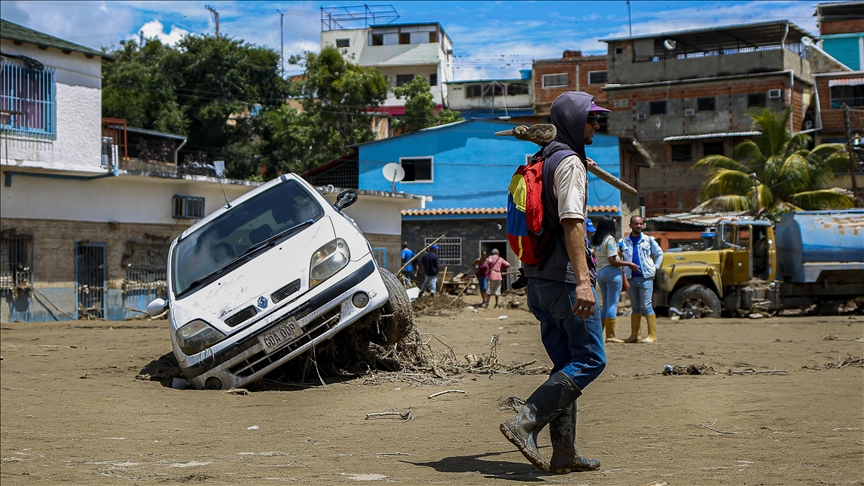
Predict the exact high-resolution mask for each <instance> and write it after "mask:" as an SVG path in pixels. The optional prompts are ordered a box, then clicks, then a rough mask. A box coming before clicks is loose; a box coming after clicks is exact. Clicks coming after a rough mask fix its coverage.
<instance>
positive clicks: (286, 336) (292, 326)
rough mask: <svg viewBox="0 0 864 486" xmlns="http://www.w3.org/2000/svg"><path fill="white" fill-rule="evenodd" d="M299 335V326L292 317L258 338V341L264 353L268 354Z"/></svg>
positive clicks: (300, 332)
mask: <svg viewBox="0 0 864 486" xmlns="http://www.w3.org/2000/svg"><path fill="white" fill-rule="evenodd" d="M301 334H302V331H301V330H300V326H298V325H297V321H296V320H295V319H294V318H293V317H292V318H290V319H288V320H287V321H285V322H282V323H280V324H279V325H277V326H276V327H274V328H273V329H270V330H269V331H267V332H266V333H264V334H262V335H261V336H258V341H260V342H261V346H262V347H263V348H264V352H265V353H267V354H270V353H272V352H273V351H276V350H277V349H279V348H281V347H282V346H284V345H286V344H288V343H290V342H291V341H293V340H295V339H297V338H298V337H300V335H301Z"/></svg>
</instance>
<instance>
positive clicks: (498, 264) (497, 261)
mask: <svg viewBox="0 0 864 486" xmlns="http://www.w3.org/2000/svg"><path fill="white" fill-rule="evenodd" d="M486 262H487V264H488V265H489V295H494V296H495V308H496V309H500V308H501V305H500V304H499V303H498V298H499V297H500V296H501V286H502V285H503V280H504V278H503V277H502V276H501V272H502V271H506V270H507V269H508V268H510V264H509V263H507V260H505V259H503V258H501V255H500V252H499V251H498V248H493V249H492V254H491V255H489V258H487V259H486ZM486 299H487V301H486V307H489V300H488V299H489V297H486Z"/></svg>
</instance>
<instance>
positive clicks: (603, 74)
mask: <svg viewBox="0 0 864 486" xmlns="http://www.w3.org/2000/svg"><path fill="white" fill-rule="evenodd" d="M607 74H608V72H607V71H589V72H588V84H606V80H607V79H608V76H607Z"/></svg>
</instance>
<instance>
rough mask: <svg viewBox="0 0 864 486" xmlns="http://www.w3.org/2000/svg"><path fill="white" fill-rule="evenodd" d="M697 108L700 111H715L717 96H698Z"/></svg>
mask: <svg viewBox="0 0 864 486" xmlns="http://www.w3.org/2000/svg"><path fill="white" fill-rule="evenodd" d="M696 108H697V109H698V110H699V111H715V110H716V109H717V97H716V96H708V97H705V98H696Z"/></svg>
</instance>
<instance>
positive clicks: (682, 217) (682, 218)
mask: <svg viewBox="0 0 864 486" xmlns="http://www.w3.org/2000/svg"><path fill="white" fill-rule="evenodd" d="M752 219H753V217H752V216H747V215H745V214H744V212H726V213H675V214H666V215H663V216H653V217H650V218H645V221H654V222H658V223H680V224H691V225H693V226H714V225H716V224H717V223H719V222H720V221H723V220H730V221H735V220H748V221H749V220H752Z"/></svg>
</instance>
